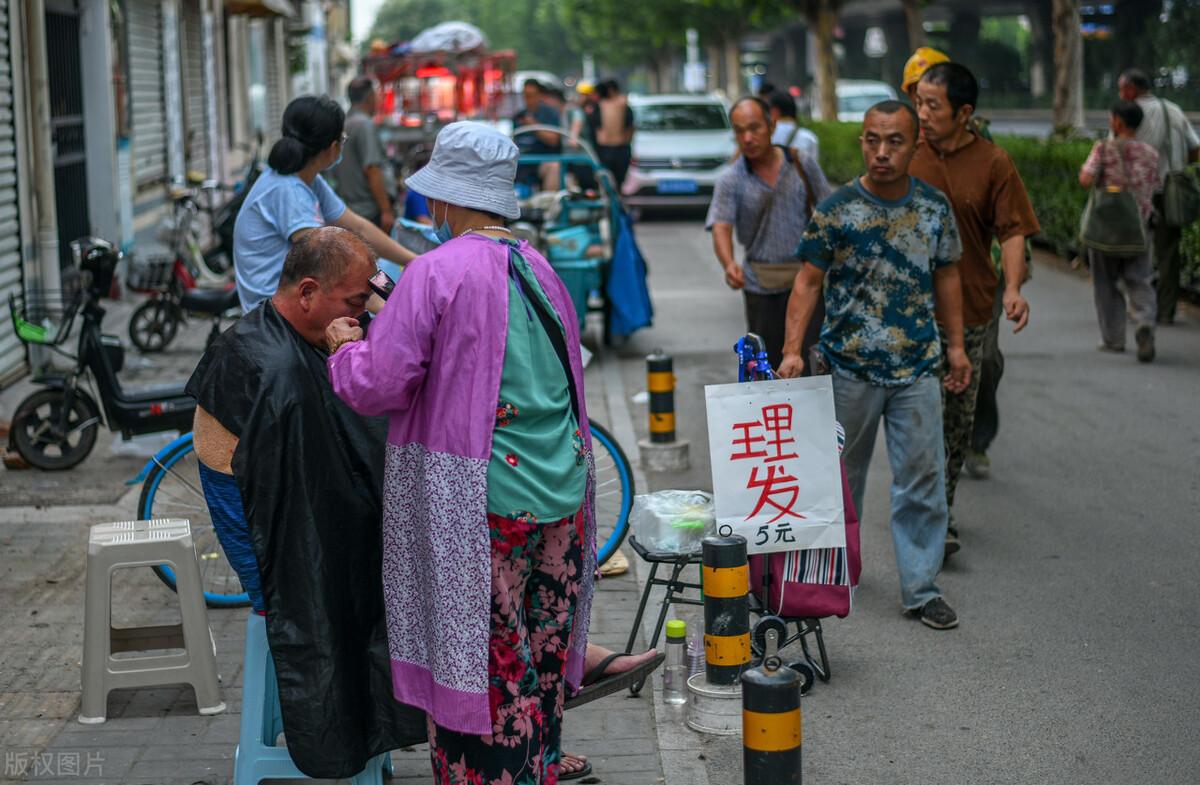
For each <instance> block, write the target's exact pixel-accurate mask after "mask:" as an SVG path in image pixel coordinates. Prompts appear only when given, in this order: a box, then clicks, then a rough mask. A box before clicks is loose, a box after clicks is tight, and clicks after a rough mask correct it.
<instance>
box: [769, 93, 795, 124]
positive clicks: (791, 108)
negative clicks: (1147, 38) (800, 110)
mask: <svg viewBox="0 0 1200 785" xmlns="http://www.w3.org/2000/svg"><path fill="white" fill-rule="evenodd" d="M767 105H768V106H770V107H771V108H772V109H778V110H779V114H781V115H783V116H784V117H787V118H789V119H794V118H795V117H796V99H795V98H792V94H791V93H787V92H784V91H782V90H776V91H775V92H773V93H771V95H769V96H768V97H767Z"/></svg>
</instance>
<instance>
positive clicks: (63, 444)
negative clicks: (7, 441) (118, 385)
mask: <svg viewBox="0 0 1200 785" xmlns="http://www.w3.org/2000/svg"><path fill="white" fill-rule="evenodd" d="M65 404H66V395H65V393H64V392H63V391H62V390H39V391H38V392H35V393H34V394H33V395H31V396H29V397H28V398H26V399H25V400H24V401H22V402H21V405H20V406H18V407H17V414H16V416H15V417H13V421H12V440H13V445H14V446H15V447H16V448H17V452H18V453H20V454H21V457H22V458H24V459H25V460H26V461H28V462H29V464H30V465H31V466H36V467H37V468H39V469H46V470H48V471H59V470H62V469H70V468H71V467H72V466H75V465H76V464H78V463H79V462H80V461H82V460H83V459H84V458H86V457H87V456H88V453H90V452H91V451H92V447H93V446H95V444H96V436H97V434H99V432H100V412H98V411H97V410H96V405H95V404H94V403H92V401H91V399H89V398H87V397H86V396H84V395H83V394H81V393H78V392H77V393H76V394H75V395H74V396H73V397H72V399H71V409H70V411H69V412H67V417H66V426H65V428H61V427H60V422H61V416H62V410H63V406H64V405H65Z"/></svg>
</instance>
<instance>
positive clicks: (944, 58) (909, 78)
mask: <svg viewBox="0 0 1200 785" xmlns="http://www.w3.org/2000/svg"><path fill="white" fill-rule="evenodd" d="M948 62H950V57H949V56H948V55H947V54H946V53H945V52H939V51H938V50H936V49H934V48H933V47H929V46H922V47H921V48H920V49H918V50H917V51H915V52H913V55H912V57H910V58H908V62H907V63H905V64H904V85H903V89H904V92H906V93H907V92H908V88H910V87H912V86H913V85H915V84H916V83H917V82H919V81H921V77H922V76H924V74H925V72H926V71H928V70H929V68H930V66H934V65H937V64H938V63H948Z"/></svg>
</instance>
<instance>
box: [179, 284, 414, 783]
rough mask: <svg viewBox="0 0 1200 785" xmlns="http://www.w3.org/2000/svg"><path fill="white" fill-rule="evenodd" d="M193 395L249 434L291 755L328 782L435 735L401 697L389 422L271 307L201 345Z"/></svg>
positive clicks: (251, 498) (256, 522)
mask: <svg viewBox="0 0 1200 785" xmlns="http://www.w3.org/2000/svg"><path fill="white" fill-rule="evenodd" d="M187 390H188V392H189V393H190V394H191V395H192V396H193V397H195V398H196V400H197V401H198V402H199V404H200V406H202V407H203V408H204V409H205V411H207V412H209V413H210V414H212V415H213V416H214V417H216V419H217V420H218V421H219V422H220V423H221V424H222V425H224V426H225V428H226V429H228V430H229V431H230V432H232V433H233V434H234V435H236V436H237V437H238V438H239V440H240V441H239V443H238V447H237V450H236V451H235V452H234V454H233V473H234V477H235V478H236V479H237V483H238V486H239V487H240V488H241V492H242V501H243V504H244V505H245V510H246V519H247V521H248V522H249V528H250V534H251V537H252V539H253V540H254V552H255V554H256V556H257V557H258V565H259V570H260V572H261V574H262V589H263V597H264V599H265V601H266V610H267V639H268V640H269V641H270V644H271V654H272V656H273V657H274V659H275V670H276V673H277V675H278V680H279V702H280V706H281V707H282V710H283V724H284V732H285V734H286V737H287V745H288V751H289V752H290V753H291V756H292V760H293V761H295V763H296V765H297V766H298V767H299V768H300V770H301V771H303V772H304V773H305V774H307V775H308V776H310V777H313V778H318V779H334V778H348V777H351V776H353V775H354V774H356V773H358V772H359V771H361V770H362V769H363V767H364V766H365V765H366V762H367V761H368V760H369V759H370V758H371V757H373V756H375V755H378V754H380V753H383V752H388V751H390V750H394V749H398V748H400V747H404V746H408V745H411V744H417V743H420V742H423V741H425V738H426V730H425V714H424V712H422V711H420V710H418V709H414V708H412V707H410V706H405V705H404V704H401V703H398V702H397V701H396V700H395V699H394V698H393V697H392V680H391V666H390V661H389V657H388V641H387V627H386V623H385V620H384V612H383V585H382V577H381V572H382V547H383V535H382V529H381V517H382V516H381V513H382V509H383V508H382V492H383V447H384V440H385V438H386V436H387V422H386V421H385V420H383V419H379V418H366V417H362V416H360V415H358V414H355V413H354V412H353V411H351V410H350V409H349V408H348V407H347V406H346V405H345V404H344V403H342V401H341V400H340V399H339V398H338V397H337V395H335V394H334V392H333V387H332V386H330V384H329V377H328V375H327V371H326V369H325V355H324V354H323V353H322V352H320V351H319V350H317V349H315V348H314V347H312V346H311V345H309V344H308V343H306V342H305V341H304V339H303V338H301V337H300V335H299V334H298V333H297V332H296V331H295V330H294V329H292V327H291V325H289V324H288V323H287V321H285V320H284V318H283V317H282V316H280V315H279V312H278V311H276V310H275V308H274V306H273V305H272V304H271V303H270V301H268V302H265V303H263V305H262V306H261V307H259V308H255V309H254V310H253V311H251V312H250V313H248V314H246V315H245V316H244V317H242V319H241V320H240V321H238V322H237V324H235V325H234V326H233V327H231V328H229V329H228V330H226V331H225V333H224V334H223V335H221V337H220V338H219V339H218V340H217V341H216V342H215V343H214V344H213V345H212V347H211V348H209V350H208V351H206V352H205V353H204V357H203V358H202V359H201V360H200V364H199V365H198V366H197V368H196V371H195V373H193V374H192V378H191V380H190V381H189V382H188V387H187Z"/></svg>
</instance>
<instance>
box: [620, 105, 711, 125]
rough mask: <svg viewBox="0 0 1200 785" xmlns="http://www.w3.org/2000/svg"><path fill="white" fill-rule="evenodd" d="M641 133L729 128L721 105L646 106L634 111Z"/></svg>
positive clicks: (635, 121)
mask: <svg viewBox="0 0 1200 785" xmlns="http://www.w3.org/2000/svg"><path fill="white" fill-rule="evenodd" d="M633 116H634V125H635V127H636V128H637V129H638V130H639V131H724V130H726V129H728V128H729V122H728V120H727V119H726V118H725V109H724V108H723V107H721V106H720V105H719V104H644V105H642V106H637V107H634V109H633Z"/></svg>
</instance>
